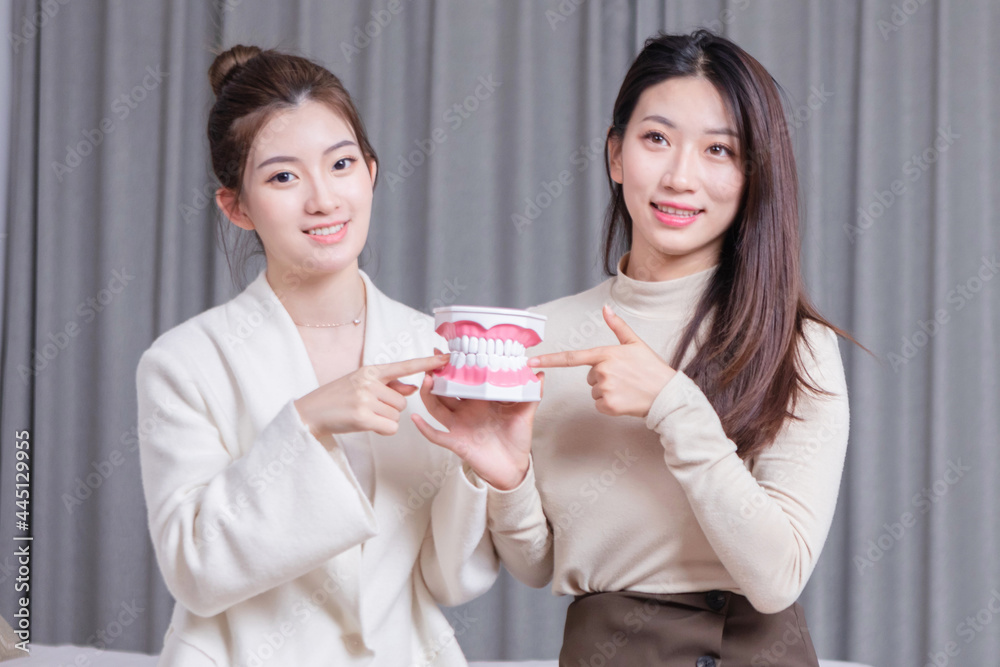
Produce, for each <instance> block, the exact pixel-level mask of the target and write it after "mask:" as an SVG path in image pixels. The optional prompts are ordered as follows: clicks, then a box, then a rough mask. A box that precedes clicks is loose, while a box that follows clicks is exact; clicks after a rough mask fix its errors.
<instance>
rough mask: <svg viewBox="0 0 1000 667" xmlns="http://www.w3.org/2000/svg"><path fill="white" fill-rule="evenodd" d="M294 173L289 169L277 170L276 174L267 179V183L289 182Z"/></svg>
mask: <svg viewBox="0 0 1000 667" xmlns="http://www.w3.org/2000/svg"><path fill="white" fill-rule="evenodd" d="M293 178H295V174H293V173H292V172H290V171H279V172H278V173H277V174H275V175H274V176H272V177H271V178H269V179H267V182H268V183H291V182H292V179H293Z"/></svg>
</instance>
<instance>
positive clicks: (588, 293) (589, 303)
mask: <svg viewBox="0 0 1000 667" xmlns="http://www.w3.org/2000/svg"><path fill="white" fill-rule="evenodd" d="M611 281H612V279H610V278H609V279H608V280H605V281H604V282H602V283H600V284H598V285H595V286H594V287H591V288H590V289H588V290H584V291H583V292H578V293H577V294H573V295H570V296H564V297H562V298H559V299H555V300H553V301H549V302H547V303H543V304H541V305H539V306H534V307H532V308H529V309H528V310H529V311H531V312H533V313H537V314H539V315H544V316H545V317H546V318H547V322H546V330H548V329H549V328H552V329H562V328H564V327H570V328H571V327H573V326H575V325H578V324H582V323H584V322H587V321H591V320H593V321H596V322H600V323H603V322H604V317H603V315H602V314H601V309H603V308H604V304H605V303H607V302H608V300H609V299H610V296H611Z"/></svg>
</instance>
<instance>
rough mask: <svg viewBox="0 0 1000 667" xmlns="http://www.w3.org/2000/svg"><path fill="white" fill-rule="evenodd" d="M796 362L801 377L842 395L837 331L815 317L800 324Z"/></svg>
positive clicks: (840, 359) (840, 361)
mask: <svg viewBox="0 0 1000 667" xmlns="http://www.w3.org/2000/svg"><path fill="white" fill-rule="evenodd" d="M796 361H797V363H798V366H799V370H800V371H801V372H802V373H803V374H804V377H803V379H804V380H805V381H806V382H808V383H809V384H812V385H813V386H816V387H818V388H820V389H822V390H824V391H826V392H830V393H833V394H846V391H847V383H846V379H845V377H844V363H843V360H842V358H841V355H840V338H839V336H838V335H837V332H836V331H834V330H833V329H831V328H830V327H828V326H826V325H825V324H822V323H821V322H817V321H815V320H805V321H804V322H803V323H802V336H801V337H800V338H799V343H798V349H797V358H796Z"/></svg>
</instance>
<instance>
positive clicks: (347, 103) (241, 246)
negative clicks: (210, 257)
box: [208, 44, 378, 282]
mask: <svg viewBox="0 0 1000 667" xmlns="http://www.w3.org/2000/svg"><path fill="white" fill-rule="evenodd" d="M208 79H209V82H210V83H211V84H212V90H213V92H215V104H214V105H213V106H212V110H211V111H210V112H209V114H208V145H209V149H210V151H211V154H212V170H213V171H214V172H215V176H216V178H218V179H219V183H220V184H221V185H222V186H223V187H225V188H228V189H230V190H232V191H233V192H234V193H235V194H236V195H237V196H239V195H240V192H241V191H242V188H243V173H244V171H245V170H246V163H247V158H248V156H249V155H250V148H251V146H253V142H254V139H255V138H256V137H257V135H258V134H259V133H260V131H261V130H262V129H263V128H264V126H265V125H266V124H267V122H268V121H269V120H270V119H271V117H272V116H273V115H274V114H275V113H277V112H278V111H282V110H285V109H294V108H295V107H297V106H299V105H300V104H301V103H302V102H304V101H306V100H313V101H316V102H320V103H322V104H325V105H326V106H327V107H329V108H330V109H331V110H332V111H333V112H334V113H335V114H337V115H338V116H340V117H341V118H342V119H343V120H344V122H346V123H347V125H348V126H349V127H350V128H351V130H352V131H353V132H354V136H355V137H356V138H357V140H358V148H359V149H360V151H361V154H362V156H363V157H364V159H365V166H366V167H369V168H370V165H371V163H373V162H374V163H376V164H377V163H378V157H377V156H376V155H375V149H374V148H372V145H371V142H369V141H368V133H367V132H365V126H364V123H363V122H362V121H361V115H360V114H359V113H358V110H357V109H356V108H355V106H354V102H353V101H352V100H351V96H350V94H348V92H347V89H346V88H344V85H343V84H342V83H341V82H340V79H338V78H337V77H336V76H334V75H333V74H332V73H331V72H330V71H329V70H327V69H326V68H325V67H323V66H322V65H319V64H317V63H314V62H313V61H311V60H308V59H306V58H302V57H300V56H295V55H291V54H287V53H281V52H280V51H274V50H267V51H262V50H261V49H260V48H258V47H256V46H245V45H242V44H237V45H236V46H234V47H232V48H231V49H229V50H228V51H224V52H223V53H220V54H219V55H218V56H217V57H216V58H215V61H214V62H213V63H212V65H211V67H209V69H208ZM376 178H377V172H376ZM373 187H374V184H373ZM228 227H229V226H228V224H227V223H225V222H224V221H222V220H220V228H219V232H220V239H221V240H222V245H223V250H225V251H226V259H227V260H228V261H230V271H231V272H232V273H233V280H234V282H237V280H236V274H235V272H234V271H233V266H232V262H231V260H230V258H229V249H228V248H227V247H226V245H225V230H226V229H227V228H228ZM262 251H263V245H262V244H261V242H260V237H259V236H257V232H248V233H242V234H241V236H240V239H239V240H238V241H237V242H236V248H235V253H236V255H237V257H238V262H237V263H238V265H239V266H240V270H241V272H242V271H243V269H244V265H245V264H246V261H247V259H249V257H251V256H252V255H254V254H258V253H260V252H262Z"/></svg>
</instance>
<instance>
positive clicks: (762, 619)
mask: <svg viewBox="0 0 1000 667" xmlns="http://www.w3.org/2000/svg"><path fill="white" fill-rule="evenodd" d="M619 665H620V666H622V667H645V666H646V665H663V666H665V667H675V666H676V667H748V666H749V667H775V666H780V667H818V666H819V660H818V659H817V658H816V651H815V649H814V648H813V644H812V639H811V638H810V637H809V629H808V628H807V627H806V619H805V615H804V614H803V612H802V607H801V606H799V604H798V603H795V604H793V605H792V606H791V607H789V608H788V609H785V610H784V611H781V612H778V613H777V614H762V613H760V612H759V611H757V610H756V609H754V608H753V607H752V606H751V605H750V602H749V601H748V600H747V599H746V598H745V597H743V596H742V595H737V594H736V593H730V592H727V591H709V592H707V593H680V594H672V595H655V594H649V593H635V592H631V591H621V592H612V593H591V594H589V595H580V596H577V597H576V599H575V600H574V601H573V603H572V604H570V606H569V610H568V611H567V612H566V630H565V633H564V635H563V646H562V651H561V652H560V654H559V667H618V666H619Z"/></svg>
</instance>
